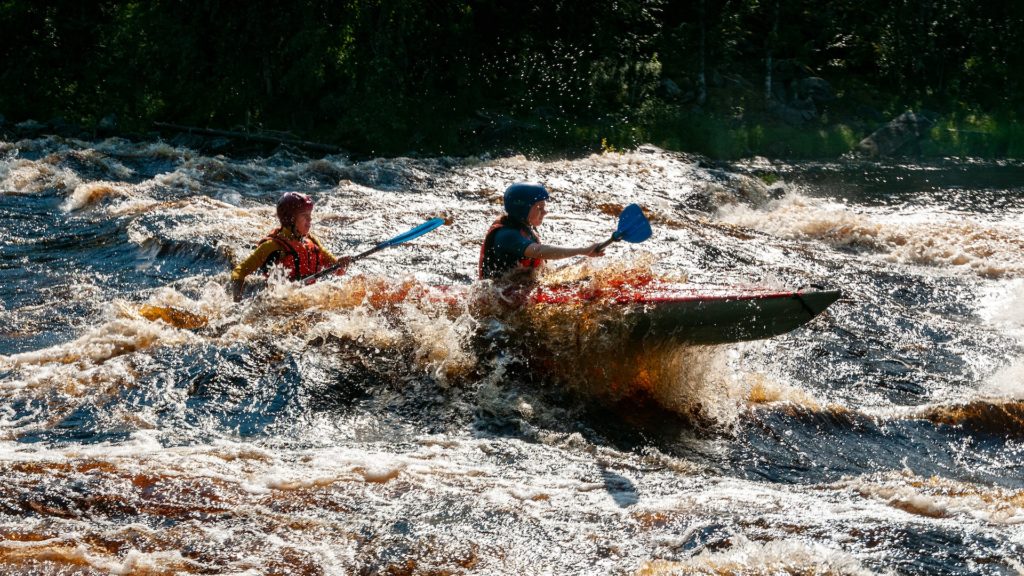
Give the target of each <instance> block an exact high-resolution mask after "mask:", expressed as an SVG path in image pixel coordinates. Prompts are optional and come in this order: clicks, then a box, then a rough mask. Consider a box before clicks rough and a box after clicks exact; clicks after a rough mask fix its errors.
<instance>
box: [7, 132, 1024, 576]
mask: <svg viewBox="0 0 1024 576" xmlns="http://www.w3.org/2000/svg"><path fill="white" fill-rule="evenodd" d="M517 180H534V181H540V182H543V183H545V184H547V185H548V187H549V188H550V189H551V191H552V200H551V201H550V202H549V209H550V215H549V217H548V218H547V220H546V221H545V222H544V225H543V227H542V230H541V232H542V234H543V236H544V239H545V241H548V242H551V243H555V244H566V245H581V244H585V243H589V242H593V241H598V240H602V239H604V238H605V237H607V236H608V235H609V234H610V233H611V232H612V231H613V230H614V229H615V225H616V214H618V211H619V210H621V208H622V206H623V205H625V204H628V203H631V202H637V203H639V204H641V205H642V206H643V207H644V209H645V211H646V212H647V214H648V216H649V217H650V219H651V221H652V224H653V226H654V235H653V236H652V237H651V239H650V240H648V241H646V242H644V243H643V244H637V245H628V244H616V245H613V246H612V247H611V248H609V249H608V254H607V256H606V257H604V258H600V259H594V260H590V261H587V262H584V261H582V259H575V260H567V261H563V262H561V263H560V264H562V266H559V267H555V268H554V269H552V270H551V271H550V274H549V275H548V276H547V277H546V278H545V280H544V281H545V282H555V281H567V280H572V281H576V282H580V283H584V284H585V283H595V284H602V283H603V284H604V285H607V284H608V283H611V282H620V281H623V280H624V279H625V280H629V279H633V278H637V277H649V276H652V275H653V276H657V277H663V278H667V279H670V280H672V281H676V282H689V283H691V284H694V285H700V286H722V285H726V286H751V285H756V286H770V287H776V288H795V287H799V286H806V285H809V284H819V285H825V286H831V287H837V288H841V289H842V290H843V291H844V297H843V298H842V299H841V300H840V301H839V302H837V303H835V304H834V305H833V306H832V307H831V308H829V310H827V311H826V312H825V313H824V314H823V315H821V316H819V317H818V318H816V319H815V320H813V321H812V322H811V323H809V324H808V325H806V326H804V327H802V328H799V329H797V330H796V331H793V332H791V333H788V334H785V335H783V336H779V337H776V338H772V339H770V340H763V341H756V342H749V343H743V344H734V345H724V346H717V347H704V348H699V347H672V348H666V347H653V346H652V347H649V348H645V347H643V346H640V347H636V346H633V347H623V346H622V345H621V343H617V342H615V341H614V338H611V337H610V336H609V335H608V334H606V333H604V332H595V331H593V330H587V329H586V326H587V325H588V322H589V320H590V319H587V318H585V317H584V316H585V315H586V314H587V313H588V312H587V311H586V310H581V311H580V315H581V317H580V318H574V319H569V320H567V319H566V317H565V315H564V314H563V315H561V316H558V315H554V316H551V317H546V316H545V315H543V314H537V315H534V316H531V317H529V318H526V319H519V320H518V321H517V320H515V319H514V318H513V319H507V318H505V317H501V318H503V319H499V317H498V316H495V315H493V314H490V313H489V312H488V309H489V308H488V306H487V305H486V302H488V301H489V300H488V299H489V298H493V297H494V291H493V290H492V288H491V287H490V286H488V285H485V284H480V283H477V284H473V279H474V278H475V276H476V260H477V254H478V250H479V244H480V241H481V238H482V236H483V234H484V232H485V230H486V229H487V228H488V226H489V224H490V222H491V221H492V220H493V219H494V218H495V217H497V216H498V215H499V213H500V199H501V192H502V191H503V190H504V188H505V187H506V186H507V185H508V184H509V183H511V182H513V181H517ZM765 182H769V183H771V185H770V186H768V185H766V184H765ZM286 190H299V191H302V192H306V193H308V194H310V195H312V196H313V198H314V199H315V200H316V202H317V208H316V210H315V212H314V232H315V233H317V234H318V235H319V236H320V237H321V238H322V239H323V240H324V242H325V243H326V245H327V246H328V247H330V248H331V249H332V251H334V252H335V253H336V254H354V253H356V252H358V251H362V250H365V249H367V248H369V247H371V246H373V245H374V244H375V243H376V242H379V241H382V240H385V239H388V238H390V237H391V236H393V235H395V234H397V233H399V232H402V231H404V230H407V229H409V228H411V227H413V226H415V225H417V224H419V223H421V222H423V221H424V220H426V219H427V218H430V217H434V216H443V217H445V218H446V219H447V220H448V225H447V226H443V227H441V228H439V229H438V230H436V231H434V232H431V233H430V234H428V235H426V236H423V237H422V238H419V239H417V240H415V241H413V242H410V243H408V244H404V245H402V246H397V247H394V248H389V249H387V250H385V251H382V252H379V253H377V254H376V255H374V256H372V257H371V258H368V259H365V260H363V261H360V262H358V263H356V264H355V265H353V266H352V268H351V270H350V271H349V274H348V275H347V276H344V277H336V278H332V279H330V280H329V281H326V282H321V283H318V284H316V285H313V286H307V287H297V286H294V285H290V284H288V283H286V282H282V281H280V280H279V279H277V278H275V277H271V278H269V279H264V278H262V277H260V278H259V279H257V280H253V281H251V282H250V288H251V290H250V293H249V297H248V298H246V299H245V300H244V301H243V302H242V303H240V304H235V303H233V302H232V301H231V299H230V298H229V297H228V296H227V294H226V292H225V286H226V284H227V281H228V273H229V270H230V268H231V266H232V263H234V262H237V261H239V259H241V258H243V257H244V256H245V255H246V254H248V252H249V251H250V250H251V249H252V248H253V247H254V245H255V243H256V242H257V241H258V240H259V239H260V238H262V237H263V236H264V235H265V234H266V232H268V231H269V230H270V229H271V228H272V227H273V226H274V223H275V218H274V208H273V206H274V202H275V201H276V199H277V197H278V196H279V195H280V194H281V192H283V191H286ZM0 228H2V230H3V234H2V235H0V573H3V574H110V573H114V574H254V575H255V574H303V575H314V574H643V575H654V574H890V573H892V574H922V575H924V574H928V575H932V574H1003V575H1020V574H1024V165H1021V164H1013V163H1010V164H993V163H977V162H966V161H947V162H941V163H935V164H929V165H916V164H907V165H896V164H893V165H877V164H859V163H853V162H846V163H838V164H798V165H787V164H770V163H767V162H764V161H751V162H747V163H741V164H738V165H736V166H733V167H731V168H730V169H723V168H715V167H711V166H708V165H707V164H706V163H703V164H702V163H701V162H700V161H699V159H697V158H693V157H688V156H683V155H677V154H672V153H667V152H663V151H660V150H657V149H653V148H642V149H640V150H638V151H635V152H630V153H625V154H614V153H613V154H606V155H600V156H592V157H587V158H580V159H573V160H557V161H535V160H529V159H526V158H522V157H512V158H436V159H426V160H424V159H418V160H413V159H402V158H400V159H376V160H368V161H362V160H353V159H350V158H347V157H344V156H330V157H325V158H309V157H306V156H303V155H301V154H297V153H289V152H278V153H276V154H273V155H267V156H262V157H254V158H243V157H237V158H236V157H223V156H212V155H203V154H200V153H198V152H196V151H194V150H190V149H187V148H182V147H174V146H171V145H168V144H164V143H131V142H128V141H124V140H107V141H101V142H83V141H75V140H61V139H53V138H37V139H30V140H23V141H18V142H4V141H0ZM471 284H472V285H471ZM446 285H448V286H451V285H456V286H461V287H460V288H458V290H462V291H465V292H466V294H467V295H468V296H466V297H465V298H463V299H461V300H460V299H452V298H442V297H439V296H438V294H442V295H443V294H449V293H450V290H451V289H449V292H445V290H444V289H443V288H439V286H446ZM471 302H475V303H476V304H471ZM480 302H484V304H480ZM614 321H615V319H614V318H613V319H608V318H604V319H601V322H603V325H605V326H608V325H609V322H614ZM610 338H611V339H610ZM609 339H610V340H609ZM524 340H529V342H525V341H524ZM528 346H533V347H538V346H543V347H544V348H546V349H548V350H549V351H550V354H549V355H547V356H545V357H544V360H543V361H540V360H538V359H537V358H536V357H533V356H532V355H531V354H528V353H526V352H525V350H527V348H528ZM627 348H628V350H627Z"/></svg>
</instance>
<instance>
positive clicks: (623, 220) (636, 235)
mask: <svg viewBox="0 0 1024 576" xmlns="http://www.w3.org/2000/svg"><path fill="white" fill-rule="evenodd" d="M614 236H615V239H616V240H625V241H626V242H629V243H631V244H638V243H640V242H643V241H644V240H647V239H648V238H650V237H651V223H650V222H648V221H647V217H646V216H644V211H643V210H641V209H640V207H639V206H637V205H636V204H630V205H629V206H626V208H625V209H623V210H622V214H620V215H619V227H618V228H617V229H616V230H615V235H614Z"/></svg>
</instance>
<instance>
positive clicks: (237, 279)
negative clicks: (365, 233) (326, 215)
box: [231, 192, 349, 302]
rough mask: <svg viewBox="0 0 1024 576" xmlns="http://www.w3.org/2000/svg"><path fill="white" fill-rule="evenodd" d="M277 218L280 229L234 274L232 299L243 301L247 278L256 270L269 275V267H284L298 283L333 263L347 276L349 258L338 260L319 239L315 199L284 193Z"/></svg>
mask: <svg viewBox="0 0 1024 576" xmlns="http://www.w3.org/2000/svg"><path fill="white" fill-rule="evenodd" d="M277 219H278V220H279V221H280V223H281V226H280V227H279V228H275V229H274V230H272V231H271V232H270V233H269V234H267V237H266V238H264V239H263V240H261V241H260V243H259V246H257V247H256V250H255V251H254V252H253V253H252V254H250V255H249V257H248V258H246V259H245V260H243V261H242V263H241V264H239V265H238V266H235V269H234V270H232V271H231V288H232V296H233V297H234V299H235V302H237V301H239V300H241V299H242V291H243V289H244V288H245V277H246V276H248V275H249V274H252V273H253V272H255V271H256V270H259V269H263V270H265V271H267V273H269V270H270V266H272V265H279V266H284V267H285V268H286V269H287V270H288V279H289V280H299V279H302V278H305V277H306V276H309V275H310V274H315V273H317V272H319V271H320V270H323V269H324V268H327V267H328V266H331V265H333V264H341V266H340V267H339V268H338V270H337V272H335V273H336V274H338V275H341V274H344V273H345V269H346V268H347V267H348V261H349V257H347V256H346V257H343V258H340V259H339V258H336V257H335V256H334V255H333V254H331V253H330V251H328V250H327V249H326V248H324V246H323V244H321V243H320V240H318V239H317V237H316V236H313V235H312V234H310V232H309V229H310V228H311V227H312V225H313V199H312V198H310V197H309V196H307V195H305V194H300V193H298V192H285V193H284V194H283V195H282V196H281V199H280V200H278V201H277Z"/></svg>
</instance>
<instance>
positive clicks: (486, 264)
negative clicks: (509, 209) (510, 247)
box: [477, 216, 544, 280]
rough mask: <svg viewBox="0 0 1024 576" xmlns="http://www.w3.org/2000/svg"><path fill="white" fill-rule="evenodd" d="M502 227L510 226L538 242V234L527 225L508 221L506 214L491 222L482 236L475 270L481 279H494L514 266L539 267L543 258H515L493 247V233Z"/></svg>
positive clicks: (542, 263) (525, 236)
mask: <svg viewBox="0 0 1024 576" xmlns="http://www.w3.org/2000/svg"><path fill="white" fill-rule="evenodd" d="M502 228H512V229H513V230H517V231H518V232H519V233H520V234H522V235H523V238H529V239H530V240H533V241H534V242H540V236H539V235H538V234H537V232H536V231H535V230H534V229H533V228H530V227H529V226H526V225H522V224H519V223H517V222H515V221H510V220H509V218H508V216H502V217H501V218H498V219H497V220H495V221H494V223H493V224H491V228H490V229H489V230H488V231H487V234H486V235H485V236H484V243H483V245H481V246H480V262H479V264H478V266H477V272H478V274H479V276H480V279H481V280H494V279H497V278H501V277H502V276H504V275H505V274H507V273H509V272H510V271H512V270H515V269H516V268H540V267H541V266H543V265H544V260H542V259H540V258H516V257H515V256H513V255H511V254H506V253H503V252H500V251H498V250H497V249H495V247H494V235H495V234H497V233H498V230H501V229H502Z"/></svg>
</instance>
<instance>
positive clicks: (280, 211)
mask: <svg viewBox="0 0 1024 576" xmlns="http://www.w3.org/2000/svg"><path fill="white" fill-rule="evenodd" d="M311 210H313V199H312V198H310V197H309V196H306V195H305V194H299V193H298V192H285V193H284V194H283V195H282V196H281V199H280V200H278V201H277V219H278V220H280V221H281V225H282V226H291V225H292V224H294V223H295V216H296V215H297V214H301V213H303V212H309V211H311Z"/></svg>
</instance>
